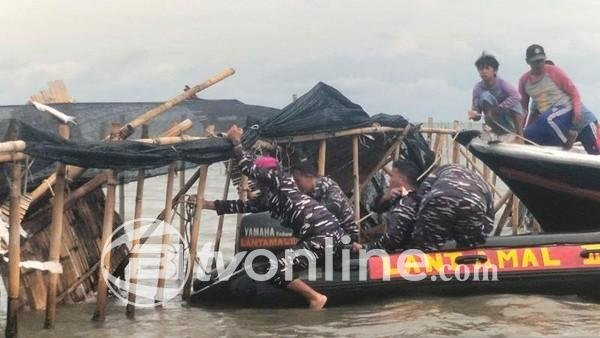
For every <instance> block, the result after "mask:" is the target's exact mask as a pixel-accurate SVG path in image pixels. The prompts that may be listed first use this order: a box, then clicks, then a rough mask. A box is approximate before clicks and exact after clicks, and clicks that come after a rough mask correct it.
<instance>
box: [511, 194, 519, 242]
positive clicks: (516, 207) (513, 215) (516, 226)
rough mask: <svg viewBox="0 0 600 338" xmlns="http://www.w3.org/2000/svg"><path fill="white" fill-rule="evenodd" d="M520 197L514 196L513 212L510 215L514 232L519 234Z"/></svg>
mask: <svg viewBox="0 0 600 338" xmlns="http://www.w3.org/2000/svg"><path fill="white" fill-rule="evenodd" d="M519 218H520V217H519V199H518V198H515V197H513V200H512V213H511V216H510V219H511V224H512V234H513V235H517V234H518V233H519Z"/></svg>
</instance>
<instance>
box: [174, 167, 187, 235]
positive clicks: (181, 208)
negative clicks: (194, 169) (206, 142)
mask: <svg viewBox="0 0 600 338" xmlns="http://www.w3.org/2000/svg"><path fill="white" fill-rule="evenodd" d="M179 169H180V170H179V191H181V190H182V189H183V188H184V187H185V162H184V161H181V163H180V167H179ZM177 202H180V203H179V234H180V235H181V237H182V238H185V237H186V236H185V232H186V231H185V212H186V211H185V203H181V201H174V202H173V203H177Z"/></svg>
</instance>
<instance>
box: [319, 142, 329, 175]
mask: <svg viewBox="0 0 600 338" xmlns="http://www.w3.org/2000/svg"><path fill="white" fill-rule="evenodd" d="M326 161H327V140H321V142H320V143H319V162H318V164H319V171H318V172H319V175H321V176H324V175H325V166H326Z"/></svg>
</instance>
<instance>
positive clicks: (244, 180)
mask: <svg viewBox="0 0 600 338" xmlns="http://www.w3.org/2000/svg"><path fill="white" fill-rule="evenodd" d="M239 188H240V191H239V193H238V197H239V199H240V200H242V201H246V200H247V199H248V176H246V175H242V177H240V183H239ZM243 217H244V215H243V214H237V223H236V226H235V252H236V253H237V252H239V251H240V245H239V243H240V236H241V230H242V218H243Z"/></svg>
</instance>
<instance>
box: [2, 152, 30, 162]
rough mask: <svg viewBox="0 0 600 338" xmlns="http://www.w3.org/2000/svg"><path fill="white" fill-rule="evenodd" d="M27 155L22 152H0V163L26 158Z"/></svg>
mask: <svg viewBox="0 0 600 338" xmlns="http://www.w3.org/2000/svg"><path fill="white" fill-rule="evenodd" d="M28 157H29V156H27V155H26V154H23V153H8V154H7V153H2V154H0V163H5V162H12V161H22V160H25V159H27V158H28Z"/></svg>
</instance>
